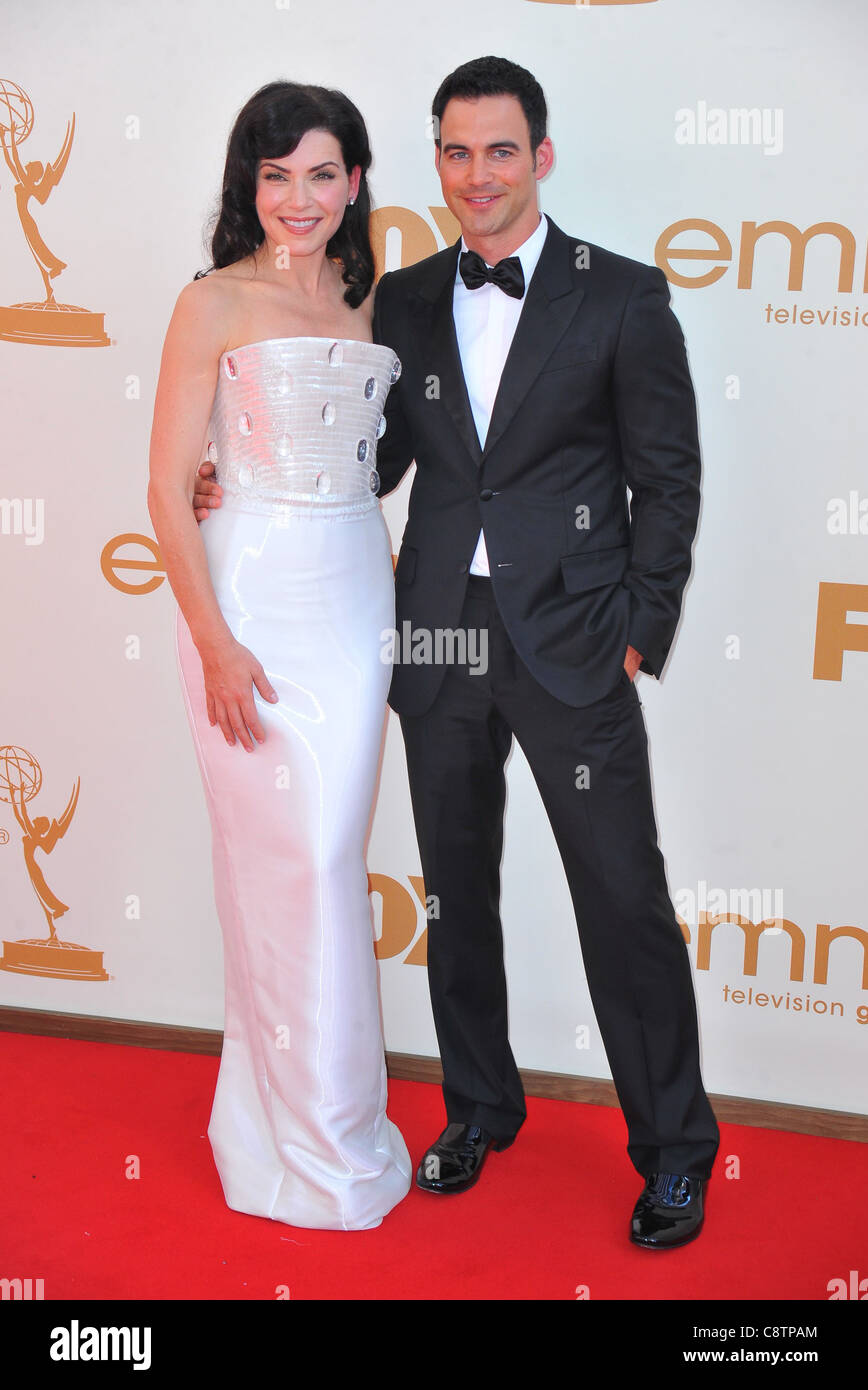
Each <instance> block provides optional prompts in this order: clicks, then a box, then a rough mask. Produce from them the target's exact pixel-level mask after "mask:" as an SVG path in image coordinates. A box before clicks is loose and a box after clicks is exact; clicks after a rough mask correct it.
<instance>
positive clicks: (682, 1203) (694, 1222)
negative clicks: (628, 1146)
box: [630, 1173, 705, 1250]
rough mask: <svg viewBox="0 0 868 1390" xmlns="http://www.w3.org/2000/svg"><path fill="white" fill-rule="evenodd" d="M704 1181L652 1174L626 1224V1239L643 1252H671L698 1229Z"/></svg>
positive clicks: (698, 1230)
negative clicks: (628, 1228) (630, 1218)
mask: <svg viewBox="0 0 868 1390" xmlns="http://www.w3.org/2000/svg"><path fill="white" fill-rule="evenodd" d="M704 1186H705V1179H704V1178H691V1177H685V1176H684V1175H683V1174H680V1173H652V1174H651V1176H650V1177H649V1178H648V1180H647V1181H646V1183H645V1189H644V1191H643V1192H642V1195H641V1196H640V1198H639V1200H638V1202H637V1203H636V1206H635V1207H634V1209H633V1219H632V1221H631V1223H630V1239H631V1240H632V1241H633V1242H634V1243H635V1244H636V1245H642V1246H644V1247H645V1249H646V1250H674V1249H675V1248H676V1247H677V1246H679V1245H686V1244H687V1242H688V1241H689V1240H695V1239H696V1237H697V1236H698V1235H699V1232H700V1231H701V1230H702V1221H703V1217H704V1214H705V1213H704V1211H703V1188H704Z"/></svg>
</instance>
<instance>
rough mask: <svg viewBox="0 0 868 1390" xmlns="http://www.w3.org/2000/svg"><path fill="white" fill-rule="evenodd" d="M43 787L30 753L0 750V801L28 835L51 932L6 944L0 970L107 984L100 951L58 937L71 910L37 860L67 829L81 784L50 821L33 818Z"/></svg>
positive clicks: (30, 866) (28, 860) (29, 860)
mask: <svg viewBox="0 0 868 1390" xmlns="http://www.w3.org/2000/svg"><path fill="white" fill-rule="evenodd" d="M41 786H42V769H41V767H40V766H39V764H38V762H37V761H36V759H35V758H34V757H32V756H31V754H30V753H28V752H27V751H26V749H24V748H15V747H14V746H13V745H11V744H9V745H7V746H6V747H5V748H0V801H7V802H10V803H11V805H12V810H13V811H14V812H15V819H16V820H17V822H18V824H19V825H20V826H21V829H22V830H23V831H24V834H23V835H22V837H21V842H22V844H23V845H24V862H25V864H26V865H27V872H28V873H29V875H30V882H31V883H32V884H33V891H34V892H35V894H36V896H37V898H38V899H39V906H40V907H41V908H42V911H43V912H44V913H45V918H46V921H47V922H48V930H49V935H48V936H46V937H38V936H31V937H28V938H27V939H26V940H25V941H4V942H3V956H2V959H0V970H11V971H14V972H15V973H16V974H19V975H48V976H50V977H51V978H52V979H55V980H59V979H63V980H108V979H109V978H110V976H109V975H108V972H107V971H106V970H104V969H103V963H102V951H91V950H90V948H89V947H87V946H78V945H77V944H76V943H75V942H74V941H61V940H60V938H59V936H58V935H57V932H56V931H55V929H54V923H55V920H56V919H57V918H58V917H62V916H63V914H64V912H67V911H68V910H69V909H68V907H67V905H66V903H62V902H61V901H60V898H58V897H56V896H55V894H54V893H52V891H51V889H50V888H49V886H48V884H47V883H46V882H45V877H44V875H43V873H42V870H41V869H40V867H39V865H38V864H37V863H36V857H35V856H36V851H37V850H38V849H41V850H42V851H43V853H45V854H50V853H51V851H52V850H53V849H54V846H55V845H56V844H57V841H58V840H60V839H62V838H63V836H64V835H65V834H66V832H67V830H68V829H69V824H70V821H71V820H72V817H73V815H74V814H75V806H76V802H77V801H78V792H79V786H80V781H79V779H78V778H76V781H75V786H74V787H73V789H72V794H71V795H70V798H69V801H68V802H67V803H66V809H65V810H64V812H63V814H62V816H61V817H60V820H53V819H52V820H49V819H48V816H36V817H34V818H31V816H30V813H29V811H28V809H27V803H28V801H32V800H33V798H34V796H36V794H37V792H38V791H39V788H40V787H41Z"/></svg>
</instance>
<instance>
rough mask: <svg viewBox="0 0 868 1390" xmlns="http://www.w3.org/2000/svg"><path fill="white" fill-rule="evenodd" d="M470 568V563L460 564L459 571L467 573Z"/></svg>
mask: <svg viewBox="0 0 868 1390" xmlns="http://www.w3.org/2000/svg"><path fill="white" fill-rule="evenodd" d="M469 568H470V566H469V565H459V566H458V573H459V574H466V573H467V571H468V570H469Z"/></svg>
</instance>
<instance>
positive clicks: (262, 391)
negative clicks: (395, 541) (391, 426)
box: [208, 338, 401, 516]
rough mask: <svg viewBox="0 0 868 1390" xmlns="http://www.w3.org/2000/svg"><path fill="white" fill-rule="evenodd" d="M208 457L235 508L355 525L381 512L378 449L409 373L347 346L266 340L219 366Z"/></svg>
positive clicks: (376, 353) (364, 347) (236, 351)
mask: <svg viewBox="0 0 868 1390" xmlns="http://www.w3.org/2000/svg"><path fill="white" fill-rule="evenodd" d="M218 370H219V375H218V380H217V388H216V391H215V394H214V404H213V407H212V412H211V419H210V422H209V426H208V441H209V442H208V457H209V459H210V460H211V462H212V463H213V464H214V465H215V468H216V476H217V482H218V483H219V484H220V486H221V487H222V489H223V500H224V503H226V504H227V505H228V506H230V507H232V506H234V507H237V508H242V509H243V510H245V511H256V512H271V511H273V512H276V513H283V512H288V513H292V514H301V515H304V514H316V515H318V516H319V515H329V516H354V515H357V514H359V515H360V514H363V513H364V512H367V511H369V510H370V509H371V508H372V507H376V506H377V496H376V494H377V490H378V488H379V486H380V479H379V476H378V474H377V440H378V439H379V438H381V437H382V435H383V433H384V431H385V427H386V421H385V417H384V415H383V406H384V405H385V401H386V396H387V395H388V393H389V388H390V386H392V385H393V384H394V383H395V382H396V381H397V380H398V377H399V376H400V374H401V364H400V362H399V361H398V358H397V357H396V355H395V353H394V352H393V351H392V349H391V348H389V347H383V346H381V345H380V344H378V343H360V342H355V341H353V340H351V339H348V338H338V339H334V338H267V339H264V340H263V341H262V342H257V343H244V344H242V346H241V347H237V348H233V349H232V351H231V352H224V353H223V354H222V356H221V358H220V363H219V369H218Z"/></svg>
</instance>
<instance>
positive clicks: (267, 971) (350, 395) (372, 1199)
mask: <svg viewBox="0 0 868 1390" xmlns="http://www.w3.org/2000/svg"><path fill="white" fill-rule="evenodd" d="M399 373H400V363H399V362H398V359H397V358H396V356H395V354H394V353H393V352H392V350H391V349H390V348H386V347H380V346H377V345H375V344H371V343H357V342H351V341H348V340H346V339H342V340H339V341H337V342H335V341H334V340H332V339H322V338H280V339H269V340H266V341H264V342H259V343H248V344H246V345H245V346H243V347H239V348H236V349H235V350H234V351H232V352H231V353H226V354H224V355H223V357H222V358H221V361H220V369H219V380H218V386H217V390H216V394H215V400H214V409H213V414H212V418H211V424H210V428H209V438H210V440H211V444H210V446H209V456H210V457H211V458H212V459H213V460H214V461H215V463H216V471H217V481H218V482H219V483H220V485H221V487H222V488H223V503H222V506H221V507H220V508H219V510H217V511H212V513H211V515H210V516H209V517H208V519H207V521H206V522H205V523H204V524H203V526H202V528H201V535H202V539H203V543H204V546H205V550H206V552H207V556H208V566H209V570H210V574H211V579H212V582H213V585H214V589H215V592H216V595H217V600H218V602H219V604H220V608H221V610H222V612H223V615H224V617H225V618H226V621H227V623H228V624H229V627H230V628H231V630H232V633H233V635H234V636H235V637H236V638H237V639H238V641H239V642H242V643H243V644H244V645H245V646H246V647H248V648H249V649H250V651H251V652H253V654H254V655H255V656H256V657H257V658H258V659H259V660H260V661H261V662H262V665H263V667H264V668H265V671H266V674H267V675H268V679H269V680H270V681H271V684H272V685H273V686H274V689H275V690H276V691H277V693H278V695H279V696H280V703H279V704H270V703H269V702H268V701H266V700H263V699H262V698H261V697H260V695H259V694H258V692H255V700H256V706H257V711H258V713H259V717H260V719H261V721H262V725H263V729H264V731H265V742H264V743H263V744H255V746H254V749H253V752H252V753H248V752H247V751H246V750H245V749H244V748H243V747H242V746H241V744H240V743H236V745H235V746H234V747H230V746H229V745H228V744H227V743H226V741H225V739H224V737H223V734H222V732H221V730H220V729H219V727H216V726H215V727H212V726H211V725H210V724H209V723H208V717H207V713H206V708H205V691H204V683H203V677H202V663H201V660H200V658H199V654H198V652H197V651H196V648H195V647H194V645H193V642H192V639H191V636H190V631H189V628H188V627H187V624H186V622H185V621H184V618H183V616H182V615H181V613H180V611H179V612H178V618H177V642H178V664H179V670H180V675H181V681H182V685H183V689H184V694H185V700H186V705H187V712H188V716H189V720H190V725H191V728H192V731H193V738H194V740H195V745H196V753H197V756H198V760H199V766H200V769H201V772H202V780H203V783H204V787H205V794H206V798H207V803H208V810H209V813H210V817H211V827H212V833H213V866H214V884H215V896H216V902H217V910H218V913H219V917H220V925H221V928H222V933H223V948H224V964H225V986H226V1001H225V1023H224V1037H223V1052H222V1056H221V1059H220V1071H219V1075H218V1079H217V1088H216V1093H215V1096H214V1104H213V1109H212V1112H211V1120H210V1123H209V1126H208V1137H209V1139H210V1141H211V1146H212V1150H213V1153H214V1159H215V1162H216V1165H217V1170H218V1172H219V1175H220V1180H221V1183H222V1186H223V1193H224V1196H225V1198H226V1202H227V1204H228V1205H229V1206H230V1207H232V1208H233V1209H234V1210H236V1211H242V1212H249V1213H252V1214H253V1215H256V1216H266V1217H270V1218H271V1219H272V1220H275V1221H282V1222H286V1223H288V1224H289V1225H293V1226H309V1227H320V1228H325V1229H330V1230H361V1229H366V1228H369V1227H372V1226H378V1225H379V1224H380V1222H381V1221H382V1219H383V1216H384V1215H385V1213H386V1212H388V1211H390V1210H391V1208H392V1207H393V1206H395V1204H396V1203H397V1202H399V1201H400V1200H401V1199H402V1198H403V1197H404V1196H405V1195H406V1193H407V1191H408V1189H409V1186H410V1179H411V1164H410V1158H409V1155H408V1153H407V1148H406V1145H405V1144H404V1140H403V1138H402V1136H401V1134H400V1132H399V1130H398V1129H397V1128H396V1127H395V1125H394V1124H393V1123H392V1122H391V1121H390V1120H389V1119H388V1118H387V1115H386V1070H385V1060H384V1055H383V1036H382V1026H381V1019H380V1008H379V994H378V974H377V964H376V960H375V956H374V941H373V926H372V918H371V912H370V907H369V902H368V894H367V879H366V868H365V860H364V847H365V841H366V837H367V831H368V827H369V821H370V815H371V805H372V799H373V794H374V786H375V780H376V773H377V765H378V761H379V753H380V747H381V740H382V733H383V725H384V719H385V710H386V696H387V693H388V688H389V679H390V675H391V667H390V665H389V664H388V663H387V662H384V661H383V660H381V653H382V651H383V642H382V634H383V632H384V630H388V629H391V628H393V627H394V582H393V578H392V563H391V551H390V542H389V536H388V532H387V530H386V525H385V522H384V520H383V516H382V513H381V510H380V506H379V503H378V501H377V498H376V488H377V487H378V485H379V479H378V477H377V474H376V441H377V437H378V434H379V433H380V432H381V430H382V427H383V423H382V410H383V404H384V402H385V399H386V396H387V394H388V390H389V386H390V385H391V383H392V381H393V380H396V379H397V376H398V375H399Z"/></svg>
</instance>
